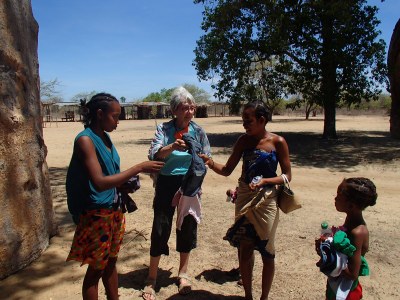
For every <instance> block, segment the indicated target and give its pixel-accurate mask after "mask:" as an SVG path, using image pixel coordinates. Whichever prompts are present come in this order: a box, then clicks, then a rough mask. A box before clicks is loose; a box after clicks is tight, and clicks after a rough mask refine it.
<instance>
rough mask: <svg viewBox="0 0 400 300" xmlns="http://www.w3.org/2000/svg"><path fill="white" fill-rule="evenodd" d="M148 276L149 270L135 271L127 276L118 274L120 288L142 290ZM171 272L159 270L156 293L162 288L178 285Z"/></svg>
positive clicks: (126, 274)
mask: <svg viewBox="0 0 400 300" xmlns="http://www.w3.org/2000/svg"><path fill="white" fill-rule="evenodd" d="M147 274H148V268H142V269H138V270H134V271H131V272H128V273H125V274H118V282H119V286H120V287H124V288H126V289H135V290H142V289H143V288H144V283H145V281H146V278H147ZM171 275H172V272H171V271H170V270H164V269H161V268H159V269H158V273H157V285H156V288H155V291H156V292H159V291H160V289H161V288H163V287H167V286H170V285H172V284H176V277H171Z"/></svg>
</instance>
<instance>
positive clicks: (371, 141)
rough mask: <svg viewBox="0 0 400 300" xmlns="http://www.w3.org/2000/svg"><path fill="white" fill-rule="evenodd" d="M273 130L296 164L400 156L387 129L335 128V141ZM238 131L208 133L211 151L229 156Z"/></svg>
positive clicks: (333, 166) (343, 166)
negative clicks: (286, 146) (336, 130)
mask: <svg viewBox="0 0 400 300" xmlns="http://www.w3.org/2000/svg"><path fill="white" fill-rule="evenodd" d="M276 133H277V134H279V135H282V136H283V137H284V138H285V139H286V141H287V143H288V145H289V151H290V158H291V161H292V163H293V164H294V165H297V166H303V167H316V168H327V169H329V170H336V171H348V170H349V169H351V168H353V167H356V166H358V165H367V164H372V163H373V164H390V163H391V162H392V161H394V160H398V159H400V151H399V150H398V149H399V148H400V140H395V139H392V138H391V137H390V134H389V133H388V132H383V131H363V132H360V131H343V132H341V131H338V136H339V138H338V139H336V140H327V139H323V138H322V137H321V135H320V134H316V133H313V132H284V133H280V132H276ZM241 134H243V133H241V132H231V133H222V134H208V138H209V140H210V144H211V147H212V148H213V154H227V155H229V154H230V153H231V151H232V150H231V149H232V146H233V145H234V143H235V142H236V140H237V139H238V138H239V136H240V135H241ZM218 148H219V149H218Z"/></svg>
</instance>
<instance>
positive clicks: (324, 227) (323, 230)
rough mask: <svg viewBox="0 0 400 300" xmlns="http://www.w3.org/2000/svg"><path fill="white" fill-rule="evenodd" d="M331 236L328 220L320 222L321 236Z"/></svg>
mask: <svg viewBox="0 0 400 300" xmlns="http://www.w3.org/2000/svg"><path fill="white" fill-rule="evenodd" d="M330 236H332V228H331V227H329V224H328V222H326V221H323V222H322V223H321V237H324V238H328V237H330Z"/></svg>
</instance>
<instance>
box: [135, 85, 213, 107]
mask: <svg viewBox="0 0 400 300" xmlns="http://www.w3.org/2000/svg"><path fill="white" fill-rule="evenodd" d="M183 87H184V88H185V89H187V90H188V91H189V93H191V94H192V96H193V97H194V99H195V100H196V103H209V102H210V95H209V94H208V93H207V92H206V91H205V90H203V89H201V88H199V87H197V86H195V85H194V84H188V83H185V84H183ZM174 89H175V87H174V88H170V89H165V88H164V89H161V90H160V91H159V92H152V93H150V94H148V95H147V96H146V97H145V98H143V99H142V101H143V102H167V103H168V102H169V101H170V100H171V95H172V92H173V91H174Z"/></svg>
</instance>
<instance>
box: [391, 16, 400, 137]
mask: <svg viewBox="0 0 400 300" xmlns="http://www.w3.org/2000/svg"><path fill="white" fill-rule="evenodd" d="M388 70H389V72H388V75H389V81H390V93H391V96H392V106H391V110H390V134H391V136H392V137H393V138H396V139H400V19H399V20H398V21H397V24H396V26H395V28H394V30H393V34H392V38H391V40H390V46H389V52H388Z"/></svg>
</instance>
